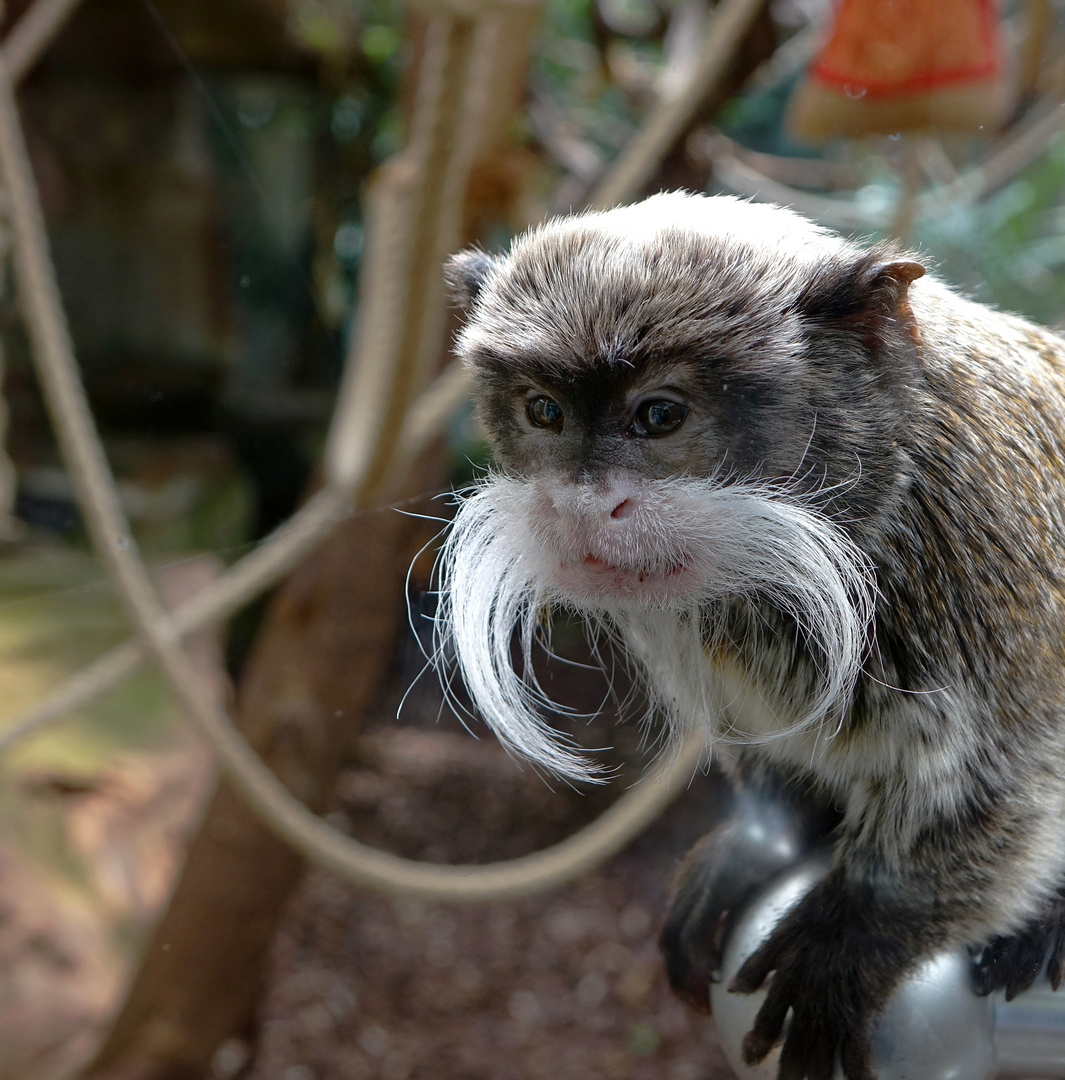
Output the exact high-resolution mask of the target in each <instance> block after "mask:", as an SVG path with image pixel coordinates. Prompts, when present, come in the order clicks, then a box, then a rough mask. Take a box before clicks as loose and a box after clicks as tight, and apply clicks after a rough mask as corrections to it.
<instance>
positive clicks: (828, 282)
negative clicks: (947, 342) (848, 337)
mask: <svg viewBox="0 0 1065 1080" xmlns="http://www.w3.org/2000/svg"><path fill="white" fill-rule="evenodd" d="M924 274H925V268H924V266H923V265H922V264H921V263H919V262H917V260H916V259H913V258H908V257H906V256H905V255H900V254H899V253H898V251H897V250H896V249H894V248H892V247H890V246H888V245H886V244H884V245H879V246H878V247H875V248H871V249H869V250H868V251H864V252H862V253H861V255H860V256H859V257H858V258H857V259H855V258H853V257H851V258H849V259H845V260H843V259H840V260H830V261H828V262H827V263H825V264H824V265H823V266H821V267H819V268H818V269H817V270H816V271H815V272H814V274H813V275H812V276H811V278H810V280H809V282H807V284H806V286H805V288H804V289H803V290H802V291H801V292H800V294H799V298H798V308H799V310H800V311H801V312H802V314H803V315H804V316H805V317H806V319H807V320H809V321H810V322H811V323H813V324H820V325H821V326H824V327H826V328H827V327H831V326H835V327H837V328H839V329H841V330H842V329H850V330H853V331H856V332H858V333H859V334H861V336H862V337H863V338H864V340H865V344H866V346H867V347H868V349H869V351H870V353H873V354H876V353H878V352H880V351H881V350H880V346H881V345H883V344H884V343H885V342H886V339H887V338H889V337H890V338H896V337H897V334H898V331H900V330H901V331H903V332H904V335H905V337H906V338H908V339H909V341H910V343H911V346H913V345H917V346H919V345H920V342H921V337H920V331H919V329H918V327H917V323H916V321H915V320H914V317H913V311H912V310H911V308H910V305H909V302H908V300H907V293H908V291H909V287H910V285H911V284H912V283H913V282H914V281H916V280H917V279H918V278H920V277H924Z"/></svg>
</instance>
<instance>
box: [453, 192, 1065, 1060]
mask: <svg viewBox="0 0 1065 1080" xmlns="http://www.w3.org/2000/svg"><path fill="white" fill-rule="evenodd" d="M448 276H449V280H450V282H451V285H452V289H453V291H454V293H455V295H456V296H457V297H458V299H459V301H460V303H462V304H463V305H464V306H465V307H466V308H467V309H468V317H467V321H466V323H465V326H464V328H463V329H462V331H461V332H460V334H459V336H458V342H457V351H458V353H459V355H460V356H461V357H462V359H463V360H464V362H465V363H466V364H467V365H468V367H469V369H470V371H471V372H472V374H473V377H474V380H475V383H476V394H477V401H478V408H479V411H480V415H481V418H482V420H483V422H484V425H485V426H486V428H487V431H488V433H489V435H490V438H491V441H492V444H493V448H494V452H495V457H496V462H497V465H498V469H497V471H495V472H493V473H492V474H491V475H490V476H489V477H488V478H487V479H486V480H485V481H484V482H483V483H481V484H480V485H479V486H478V487H477V488H476V490H475V491H474V492H473V493H472V494H471V495H469V497H468V498H466V499H465V500H464V501H463V502H462V505H461V507H460V509H459V512H458V515H457V518H456V520H455V523H454V526H453V529H452V532H451V535H450V538H449V540H448V542H447V546H446V549H445V552H444V556H443V558H444V564H443V565H444V577H443V585H442V611H441V623H440V631H441V634H442V642H441V647H442V650H443V651H446V652H447V653H449V654H453V655H454V656H455V657H456V658H457V663H458V666H459V668H460V669H461V672H462V674H463V677H464V679H465V682H466V685H467V687H468V689H469V692H470V695H471V697H472V699H473V701H474V703H475V704H476V706H477V707H478V708H479V710H480V712H481V713H482V714H483V716H484V718H485V719H486V720H487V722H488V723H489V724H491V725H492V726H493V727H494V728H495V730H496V731H497V732H498V734H499V735H500V736H501V738H502V739H503V740H504V741H505V742H506V743H508V744H509V745H510V746H512V747H513V748H515V749H517V750H518V751H520V752H521V753H523V754H525V755H528V756H529V757H531V758H532V759H534V760H535V761H537V762H539V763H540V764H542V765H543V766H546V767H548V768H550V769H552V770H555V771H557V772H558V773H561V774H565V775H568V776H575V777H580V776H585V775H587V774H588V773H589V771H590V770H592V769H594V766H591V765H590V764H589V762H588V761H587V760H586V759H585V758H583V757H582V756H581V755H579V754H578V753H577V752H576V751H575V750H574V749H573V747H572V746H570V745H567V744H566V743H565V742H564V741H563V740H562V739H560V738H559V737H558V736H557V735H556V734H555V733H554V732H553V730H552V729H551V728H549V727H548V726H546V725H545V723H544V721H543V719H542V717H541V712H540V708H541V706H542V704H543V698H542V696H541V691H540V689H539V688H538V687H537V685H536V683H535V680H532V679H529V678H527V677H523V675H522V674H521V673H519V672H517V671H515V669H514V667H513V665H512V654H511V644H512V637H513V634H514V631H515V628H517V629H518V632H519V634H520V636H521V638H522V640H523V641H524V642H525V645H526V648H527V649H528V648H529V646H530V645H531V642H532V640H533V639H534V637H535V635H536V634H537V633H538V627H539V625H540V624H541V622H542V620H543V618H544V612H545V611H546V610H549V609H550V608H551V606H553V605H560V606H563V607H565V608H568V609H571V610H576V611H578V612H580V613H581V614H582V615H584V616H585V617H586V618H587V619H589V620H590V621H591V622H593V623H596V622H598V623H600V624H605V625H606V626H607V627H608V628H609V630H610V632H611V633H613V634H614V635H616V637H617V638H618V639H619V640H620V641H621V642H622V643H623V644H624V647H625V648H626V650H627V651H628V653H629V654H630V656H631V658H632V661H633V663H634V665H635V666H636V667H637V668H638V670H639V671H640V672H641V674H642V676H643V678H644V681H645V682H646V685H647V687H648V690H649V692H650V694H651V697H652V699H653V703H654V705H655V706H656V708H657V709H658V710H659V711H660V712H661V713H662V714H663V715H664V716H665V717H666V718H667V719H668V721H669V723H670V724H671V725H672V727H673V728H674V729H675V730H677V731H679V732H690V731H704V732H706V733H707V736H708V738H709V739H710V740H711V742H712V743H714V744H716V745H719V746H721V747H723V748H724V749H723V756H724V757H725V759H726V762H727V767H728V768H729V769H730V770H731V772H732V774H733V776H734V777H735V779H736V782H737V783H738V784H739V785H741V786H746V787H747V788H749V789H751V788H753V789H757V790H760V791H762V792H764V793H766V795H767V797H770V798H776V799H778V800H781V801H783V802H786V803H788V804H789V805H790V806H791V808H792V811H793V813H794V814H795V815H797V816H798V818H799V819H800V820H801V821H803V822H805V823H806V826H804V827H808V828H809V829H810V831H811V832H812V833H816V832H817V831H818V830H821V831H822V832H823V835H824V836H825V837H826V839H827V842H830V843H831V845H832V868H831V870H830V872H829V873H828V876H827V877H826V878H825V879H824V880H823V881H822V882H821V883H820V884H819V885H818V886H816V887H815V889H814V891H813V892H812V893H811V894H809V895H808V896H807V897H806V899H805V900H804V901H802V902H801V903H800V904H799V906H798V907H797V908H796V909H794V910H793V911H792V913H791V914H790V915H789V916H787V917H786V918H785V919H784V921H783V922H782V923H781V924H780V925H779V927H778V928H777V930H776V931H775V932H774V933H773V935H772V936H771V937H770V938H769V940H768V941H767V942H766V943H765V944H764V945H763V946H762V947H761V948H760V949H759V950H758V951H757V952H756V953H755V954H754V956H753V957H751V959H750V960H749V961H748V962H747V963H746V964H745V965H744V967H743V968H742V969H741V970H740V973H739V975H738V976H737V977H736V979H735V980H734V984H733V987H732V988H733V989H734V990H736V991H737V992H745V991H748V992H749V991H751V990H753V989H755V988H757V987H758V986H760V985H762V984H763V983H766V982H768V986H769V992H768V997H767V999H766V1002H765V1004H764V1006H763V1007H762V1009H761V1011H760V1012H759V1014H758V1017H757V1019H756V1021H755V1024H754V1026H753V1028H752V1030H751V1031H750V1032H749V1033H748V1034H747V1036H746V1041H745V1044H744V1046H745V1053H746V1054H747V1056H748V1057H749V1059H750V1060H751V1061H752V1062H753V1061H757V1060H760V1059H761V1058H762V1057H764V1056H765V1055H766V1053H768V1051H769V1049H770V1048H771V1047H772V1046H773V1045H774V1044H775V1043H776V1042H778V1041H779V1040H780V1038H781V1033H782V1031H785V1030H786V1035H785V1038H784V1046H783V1050H782V1054H781V1066H780V1073H781V1076H782V1077H783V1078H785V1080H802V1078H803V1077H810V1078H811V1080H828V1077H830V1075H831V1073H832V1071H833V1068H834V1065H835V1063H836V1062H837V1061H838V1062H839V1063H840V1064H841V1066H842V1068H843V1071H844V1073H845V1074H846V1075H847V1077H849V1078H850V1080H859V1078H866V1077H870V1076H871V1075H872V1070H871V1067H870V1064H869V1060H870V1057H869V1032H870V1022H871V1020H872V1019H873V1018H874V1017H875V1016H876V1014H877V1012H878V1010H879V1009H880V1008H881V1007H882V1006H883V1004H884V1003H885V1000H886V998H887V997H888V995H889V994H890V992H891V991H892V989H893V988H894V987H895V986H896V985H897V984H898V983H899V981H900V980H901V979H902V978H903V977H904V976H905V975H906V974H907V973H908V972H909V971H910V970H911V969H912V968H913V967H914V966H915V965H916V963H917V962H919V961H920V960H921V959H922V958H923V957H925V956H926V955H927V954H929V953H930V952H932V951H935V950H938V949H940V948H959V947H968V948H970V949H971V950H972V954H973V957H974V978H975V979H976V982H977V985H978V987H979V988H980V989H982V990H984V991H988V990H991V989H995V988H999V987H1005V988H1006V989H1007V991H1008V992H1009V993H1011V994H1012V993H1014V992H1016V991H1018V990H1020V989H1022V988H1023V987H1025V986H1026V985H1028V984H1029V983H1030V982H1031V981H1032V979H1033V978H1034V977H1035V975H1036V973H1037V972H1038V970H1039V969H1040V968H1041V966H1042V964H1043V962H1044V960H1045V958H1046V957H1047V956H1048V955H1049V957H1050V968H1049V970H1050V975H1051V978H1052V980H1053V981H1054V982H1055V984H1056V983H1057V981H1058V980H1059V979H1060V975H1061V970H1062V954H1063V952H1065V949H1063V945H1062V940H1063V934H1062V926H1063V923H1062V909H1063V903H1062V893H1061V892H1060V890H1061V889H1062V887H1063V886H1065V775H1063V774H1065V342H1063V341H1062V340H1061V339H1059V338H1057V337H1055V336H1054V335H1053V334H1051V333H1048V332H1047V331H1045V330H1042V329H1040V328H1038V327H1036V326H1033V325H1031V324H1029V323H1027V322H1025V321H1023V320H1021V319H1018V318H1014V317H1012V316H1008V315H1004V314H1001V313H999V312H997V311H993V310H990V309H988V308H986V307H982V306H980V305H978V304H975V303H972V302H970V301H968V300H965V299H963V298H961V297H960V296H959V295H957V294H956V293H955V292H953V291H951V289H949V288H948V287H947V286H946V285H944V284H942V283H941V282H939V281H937V280H936V279H935V278H934V277H933V276H932V275H930V274H926V273H925V268H924V266H923V265H922V264H921V263H920V262H919V261H918V260H917V259H916V258H915V257H913V256H911V255H907V254H903V253H900V252H899V251H898V250H896V249H894V248H892V247H890V246H885V245H879V246H873V247H863V246H860V245H857V244H855V243H853V242H851V241H848V240H845V239H842V238H840V237H839V236H837V235H834V234H833V233H831V232H829V231H827V230H825V229H823V228H820V227H818V226H817V225H814V224H812V223H811V222H809V221H806V220H805V219H803V218H801V217H799V216H798V215H796V214H794V213H792V212H790V211H788V210H785V209H781V208H778V207H771V206H764V205H755V204H751V203H747V202H743V201H740V200H737V199H733V198H728V197H718V198H705V197H701V196H693V195H684V194H666V195H658V196H655V197H654V198H651V199H648V200H646V201H645V202H642V203H640V204H638V205H635V206H630V207H623V208H620V209H616V210H611V211H608V212H606V213H591V214H585V215H580V216H574V217H568V218H561V219H558V220H554V221H550V222H548V223H547V224H545V225H542V226H541V227H539V228H537V229H534V230H533V231H531V232H530V233H528V234H526V235H525V236H522V237H520V238H519V239H518V240H516V241H515V242H514V244H513V245H512V247H511V249H510V252H509V254H507V255H505V256H490V255H487V254H484V253H482V252H475V251H469V252H465V253H463V254H461V255H458V256H456V257H455V258H453V259H452V260H451V261H450V263H449V266H448ZM729 843H730V840H729V835H728V833H727V830H725V831H721V830H719V831H718V832H716V833H711V834H710V835H709V836H708V837H707V838H705V839H704V840H703V841H702V842H700V844H699V845H698V846H697V847H696V849H695V850H694V851H693V852H692V853H691V854H690V855H689V856H688V858H687V859H686V861H685V864H684V865H683V867H682V869H681V873H680V877H679V882H678V886H677V890H676V895H675V899H674V903H673V907H672V910H671V912H670V915H669V917H668V919H667V922H666V928H665V931H664V933H663V944H664V947H665V951H666V960H667V966H668V970H669V973H670V977H671V980H672V982H673V984H674V986H675V988H676V989H678V991H680V992H681V993H682V994H683V995H684V996H686V997H688V998H689V999H691V1000H693V1001H695V1002H697V1003H699V1002H705V1000H706V998H705V991H706V987H707V983H708V981H709V980H711V979H713V978H714V976H715V971H716V965H717V961H718V957H717V945H718V939H719V935H720V931H721V927H722V925H723V920H727V918H728V915H729V913H730V912H731V911H732V910H733V909H734V908H735V906H736V905H737V904H738V903H739V902H741V901H742V899H743V898H744V894H745V892H746V891H747V890H748V889H749V888H750V887H751V885H752V881H751V880H750V879H751V874H750V872H749V868H745V867H743V866H736V865H731V866H730V861H729ZM736 862H737V860H733V863H736ZM789 1014H790V1022H789V1024H788V1026H787V1028H786V1029H785V1028H784V1021H785V1018H786V1017H787V1016H788V1015H789Z"/></svg>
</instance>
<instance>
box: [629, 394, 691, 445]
mask: <svg viewBox="0 0 1065 1080" xmlns="http://www.w3.org/2000/svg"><path fill="white" fill-rule="evenodd" d="M687 415H688V407H687V405H681V404H680V402H678V401H667V400H665V399H664V398H659V399H655V400H653V401H645V402H644V403H643V404H642V405H640V407H639V408H638V409H637V410H636V415H635V417H633V421H632V428H631V429H630V431H631V433H632V434H633V435H638V436H639V437H640V438H643V439H656V438H658V437H659V436H660V435H668V434H669V433H670V432H671V431H676V430H677V428H679V427H680V425H681V424H683V423H684V418H685V417H686V416H687Z"/></svg>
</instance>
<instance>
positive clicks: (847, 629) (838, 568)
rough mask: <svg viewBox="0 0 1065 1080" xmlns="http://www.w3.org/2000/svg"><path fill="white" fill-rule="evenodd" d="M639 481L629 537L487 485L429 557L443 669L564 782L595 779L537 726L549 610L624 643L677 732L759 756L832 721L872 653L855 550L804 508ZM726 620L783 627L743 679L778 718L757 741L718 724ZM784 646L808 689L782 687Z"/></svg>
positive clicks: (720, 486) (765, 497) (526, 489)
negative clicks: (760, 750)
mask: <svg viewBox="0 0 1065 1080" xmlns="http://www.w3.org/2000/svg"><path fill="white" fill-rule="evenodd" d="M638 484H639V502H638V507H639V515H640V516H639V518H638V519H637V520H636V521H635V522H634V523H633V525H632V527H630V528H626V529H613V528H612V527H611V528H605V527H600V526H599V525H597V524H596V522H594V521H592V522H589V521H588V520H587V517H586V516H582V513H581V511H580V509H579V508H578V509H577V510H575V511H571V510H569V509H568V508H567V509H566V511H565V512H564V513H561V514H560V513H559V511H558V509H557V507H556V506H555V505H553V503H552V500H551V498H550V495H549V489H548V488H547V487H546V486H545V484H544V483H543V482H537V481H535V480H530V481H526V480H521V479H514V478H511V477H504V476H496V477H491V478H489V479H488V480H486V481H485V482H483V483H482V484H480V485H479V486H478V487H477V488H475V489H474V490H473V491H472V493H470V494H468V495H467V496H465V497H464V498H463V500H462V502H461V504H460V506H459V511H458V514H457V515H456V517H455V521H454V523H453V525H452V527H451V530H450V533H449V536H448V538H447V541H446V542H445V544H444V547H443V549H442V551H441V556H440V607H439V611H438V616H437V624H436V648H435V650H434V659H435V662H436V663H437V665H438V666H439V667H440V668H446V667H448V666H449V665H450V664H451V663H452V660H453V661H454V663H455V664H456V665H457V667H458V669H459V671H460V672H461V674H462V678H463V680H464V682H465V685H466V688H467V691H468V692H469V694H470V697H471V699H472V701H473V703H474V705H475V706H476V708H477V709H478V710H479V712H480V713H481V715H482V716H483V717H484V719H485V721H486V722H487V723H488V724H489V725H490V726H491V727H492V728H493V729H494V730H495V732H496V734H497V735H498V736H499V738H500V739H501V740H502V741H503V742H504V743H505V744H506V745H508V746H509V747H511V748H513V749H514V750H516V751H518V752H519V753H521V754H523V755H524V756H526V757H528V758H530V759H532V760H533V761H534V762H536V763H538V764H540V765H543V766H545V767H546V768H548V769H550V770H551V771H553V772H555V773H558V774H560V775H564V776H568V777H572V778H575V779H592V778H594V777H595V776H596V774H597V771H598V770H597V769H596V767H595V766H594V765H593V764H592V763H590V762H589V761H588V760H587V759H586V758H584V757H583V756H581V755H580V754H578V753H577V752H576V751H575V750H574V748H573V747H572V745H571V744H569V743H568V742H567V741H566V739H565V738H564V737H563V736H561V735H560V734H559V733H558V732H557V731H555V730H554V729H552V728H551V727H550V726H549V725H548V724H547V723H546V722H545V720H544V718H543V712H542V710H544V709H555V711H557V710H558V707H557V706H553V705H552V703H551V702H550V700H549V699H548V698H547V696H546V694H545V693H544V691H543V690H542V688H541V687H540V686H539V684H538V683H537V681H536V678H535V675H534V674H533V671H532V661H531V658H532V648H533V643H534V641H535V640H536V638H537V635H538V634H541V633H543V632H544V631H545V628H546V626H547V620H548V617H549V614H550V611H551V609H552V608H554V607H562V608H566V609H569V610H572V611H576V612H578V613H579V614H581V615H583V616H584V617H585V618H586V619H587V620H588V621H589V622H590V623H591V624H593V625H597V626H599V627H605V628H606V630H607V631H608V632H609V633H610V634H612V635H614V636H616V637H617V638H618V639H619V640H620V642H621V643H622V645H623V646H624V648H625V649H626V650H627V652H628V655H629V656H630V658H631V659H632V661H633V662H634V666H635V668H636V670H637V673H638V674H639V675H640V676H641V677H642V680H643V682H644V683H645V685H646V689H647V691H648V694H649V697H650V700H651V703H652V707H653V708H654V709H655V710H656V711H658V712H660V713H662V714H664V716H665V718H666V719H667V721H668V724H669V727H670V729H671V731H672V732H674V733H676V734H678V735H683V734H685V733H687V732H689V731H700V730H701V731H705V732H706V735H707V738H708V739H711V738H714V737H717V738H721V737H725V732H726V729H727V731H728V737H729V738H732V739H742V740H744V741H755V740H760V739H767V738H773V737H776V736H781V735H788V734H792V733H795V732H798V731H805V730H807V729H809V728H811V727H814V726H816V725H819V724H821V723H823V722H825V721H826V720H830V721H833V722H834V719H835V718H836V717H838V716H839V715H840V710H841V708H842V707H843V705H844V703H845V702H846V701H847V699H848V698H849V696H850V694H851V692H852V690H853V687H854V682H855V680H856V678H857V676H858V674H859V671H860V669H861V664H862V660H863V657H864V655H865V652H866V649H867V647H868V637H869V627H870V623H871V619H872V614H873V594H874V587H873V579H872V572H871V570H870V567H869V564H868V562H867V560H866V558H865V556H864V555H863V554H862V552H861V551H860V550H859V549H858V548H857V547H856V546H855V545H854V543H853V542H852V541H851V540H850V539H849V538H848V537H847V535H846V534H845V533H844V532H843V531H842V529H840V528H839V527H838V526H837V525H836V524H835V523H834V522H832V521H831V520H829V519H828V518H826V517H825V516H824V515H822V514H820V513H819V512H818V511H817V509H816V508H815V506H814V505H813V504H812V501H811V500H810V498H809V497H802V496H798V495H795V494H793V493H788V492H787V491H781V490H778V489H775V488H770V487H767V486H765V485H758V484H744V483H734V482H727V483H725V482H720V481H718V480H716V479H712V478H711V479H702V478H677V479H669V480H639V481H638ZM737 605H739V606H740V608H741V609H743V608H747V609H749V613H750V617H751V618H752V619H753V620H755V621H756V623H760V622H761V621H763V620H764V615H765V610H766V607H767V605H768V607H770V608H773V609H775V610H777V611H779V612H781V613H782V614H783V615H784V616H785V617H786V619H787V620H788V621H789V624H790V625H791V626H792V630H791V632H790V636H789V640H788V641H786V642H782V643H781V644H782V648H781V649H780V650H779V652H780V656H781V660H780V663H779V668H780V670H769V671H759V672H754V673H752V674H753V676H754V677H755V678H756V680H757V682H758V684H759V685H760V686H762V687H767V688H768V687H771V688H772V697H773V700H774V702H775V703H777V705H778V706H779V708H778V715H779V718H780V719H779V725H778V730H776V731H771V732H769V733H766V732H764V731H763V732H759V733H754V732H743V731H737V730H736V728H735V727H733V726H731V725H730V723H729V720H728V718H727V715H726V713H727V707H728V701H726V700H724V691H723V689H722V680H721V677H720V672H719V670H718V665H717V663H716V661H715V659H714V658H715V657H717V656H718V655H719V654H721V653H722V651H725V652H727V651H728V650H729V649H730V648H731V645H732V643H731V641H730V640H729V633H730V631H731V632H734V629H733V628H734V626H735V615H736V610H737ZM726 622H727V625H726ZM515 633H517V636H518V640H520V642H521V649H522V654H523V656H524V663H523V665H522V667H523V671H521V672H519V671H518V670H516V669H515V666H514V663H513V653H512V644H513V641H514V637H515ZM796 647H797V648H800V649H801V650H803V653H804V655H805V656H807V657H809V658H811V660H812V666H813V670H814V671H815V676H814V677H813V678H812V679H806V680H805V681H804V682H803V683H802V685H798V684H796V685H790V684H789V682H788V675H787V670H790V669H792V668H794V667H795V666H796V665H794V664H793V662H792V661H793V659H794V650H795V648H796ZM798 666H799V667H802V665H798ZM807 667H809V665H807ZM446 681H447V680H446V678H445V682H446Z"/></svg>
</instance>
